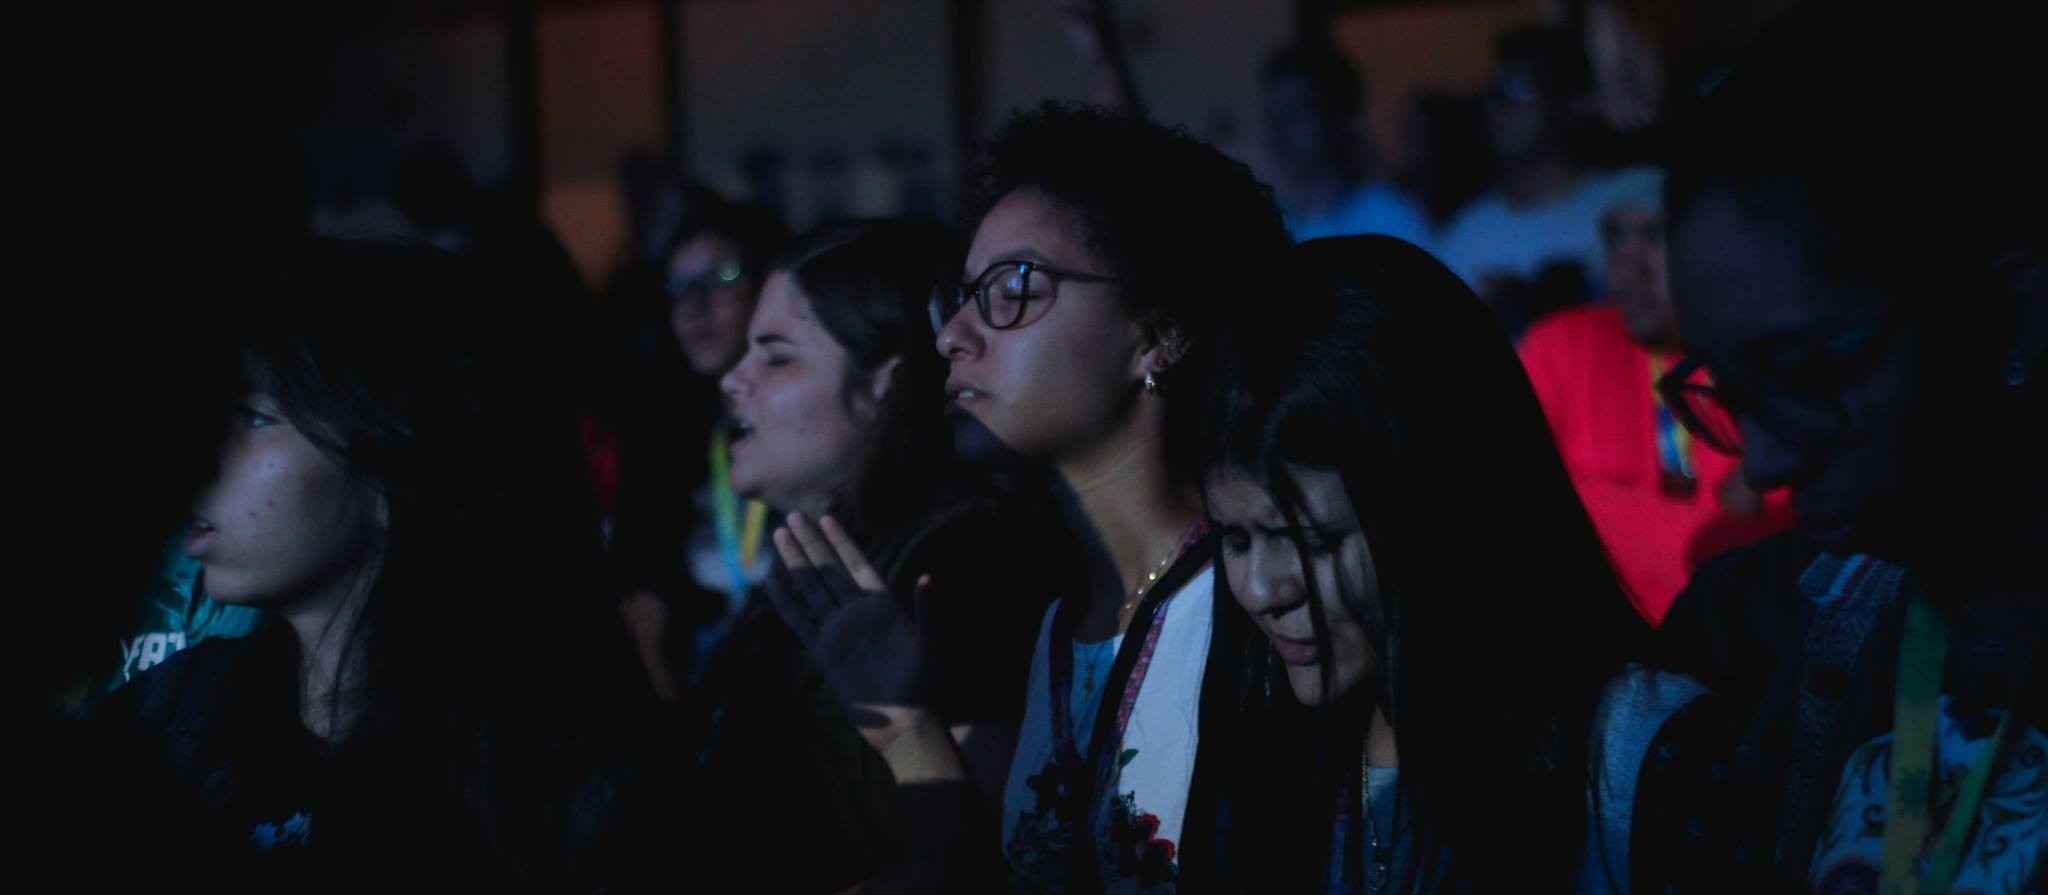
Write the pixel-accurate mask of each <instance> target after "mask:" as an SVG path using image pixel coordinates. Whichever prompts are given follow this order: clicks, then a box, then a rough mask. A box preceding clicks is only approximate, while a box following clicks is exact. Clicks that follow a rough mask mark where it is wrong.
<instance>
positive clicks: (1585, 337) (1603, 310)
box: [1521, 303, 1628, 350]
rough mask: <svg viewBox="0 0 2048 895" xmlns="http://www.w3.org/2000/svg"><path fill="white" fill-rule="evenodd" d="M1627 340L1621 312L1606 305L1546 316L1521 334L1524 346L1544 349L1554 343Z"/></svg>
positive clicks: (1562, 310) (1569, 309)
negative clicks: (1617, 338)
mask: <svg viewBox="0 0 2048 895" xmlns="http://www.w3.org/2000/svg"><path fill="white" fill-rule="evenodd" d="M1616 337H1619V338H1620V339H1621V340H1622V341H1624V342H1626V341H1627V340H1628V330H1627V328H1626V327H1625V326H1624V325H1623V324H1622V320H1621V312H1620V311H1617V310H1615V309H1614V308H1613V307H1611V306H1609V305H1605V304H1593V303H1588V304H1580V305H1574V306H1572V307H1569V308H1563V309H1560V310H1557V311H1553V312H1551V313H1549V314H1545V315H1543V316H1542V317H1541V318H1539V319H1537V321H1536V322H1535V323H1532V324H1530V325H1529V329H1528V331H1527V332H1525V333H1523V334H1522V342H1521V344H1522V345H1523V346H1525V348H1526V347H1530V346H1533V347H1534V348H1536V349H1537V350H1541V349H1542V348H1544V347H1547V346H1549V345H1552V344H1558V345H1563V344H1579V343H1586V342H1594V341H1612V340H1614V339H1615V338H1616Z"/></svg>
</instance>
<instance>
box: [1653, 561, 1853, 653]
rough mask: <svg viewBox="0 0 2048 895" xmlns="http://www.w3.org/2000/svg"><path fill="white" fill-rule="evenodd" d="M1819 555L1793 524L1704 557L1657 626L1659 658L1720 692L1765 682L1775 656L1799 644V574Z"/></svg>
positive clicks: (1800, 609)
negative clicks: (1739, 545)
mask: <svg viewBox="0 0 2048 895" xmlns="http://www.w3.org/2000/svg"><path fill="white" fill-rule="evenodd" d="M1820 555H1821V550H1820V548H1819V546H1818V545H1816V544H1814V543H1813V541H1812V539H1811V538H1809V537H1807V536H1806V535H1805V533H1803V532H1801V531H1799V530H1798V529H1791V530H1788V531H1783V532H1779V533H1777V534H1774V535H1771V536H1769V537H1766V538H1763V539H1762V540H1759V541H1757V542H1756V543H1753V544H1750V545H1748V546H1745V547H1738V548H1736V549H1734V550H1731V551H1729V552H1727V553H1724V554H1721V555H1720V556H1717V557H1714V558H1712V559H1709V560H1707V561H1706V562H1704V563H1701V564H1700V566H1699V568H1698V569H1696V570H1694V572H1693V575H1692V579H1691V581H1690V582H1688V583H1687V584H1686V586H1685V589H1684V590H1681V591H1679V593H1678V596H1677V597H1676V598H1675V599H1673V600H1672V603H1671V608H1670V610H1669V611H1668V612H1666V613H1665V615H1664V620H1663V623H1662V624H1661V625H1660V626H1659V627H1658V630H1657V643H1658V653H1657V656H1658V659H1659V664H1661V665H1664V666H1665V667H1668V668H1672V669H1675V670H1679V671H1684V672H1686V673H1689V674H1693V675H1695V676H1697V677H1699V678H1700V679H1701V680H1702V681H1704V682H1706V683H1707V684H1708V685H1709V686H1711V687H1713V688H1714V689H1716V690H1723V691H1727V690H1730V689H1733V690H1736V691H1738V692H1747V691H1748V690H1750V689H1753V688H1760V687H1761V686H1762V683H1763V681H1764V679H1765V678H1767V677H1768V675H1769V674H1770V668H1771V667H1772V666H1774V663H1775V661H1776V659H1775V657H1777V656H1778V655H1779V654H1780V652H1781V651H1783V650H1785V649H1789V648H1792V647H1793V645H1794V644H1796V643H1797V642H1798V637H1799V625H1800V624H1801V622H1800V619H1801V615H1802V610H1803V607H1804V604H1805V603H1806V600H1804V599H1803V598H1802V597H1801V596H1800V593H1799V578H1800V576H1801V575H1803V574H1805V572H1806V570H1807V569H1808V568H1809V567H1811V566H1812V565H1813V563H1814V561H1815V560H1816V559H1818V558H1819V557H1820Z"/></svg>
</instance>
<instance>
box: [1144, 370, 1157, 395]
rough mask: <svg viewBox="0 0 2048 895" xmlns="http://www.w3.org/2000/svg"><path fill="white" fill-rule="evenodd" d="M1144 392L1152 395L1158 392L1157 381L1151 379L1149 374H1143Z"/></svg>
mask: <svg viewBox="0 0 2048 895" xmlns="http://www.w3.org/2000/svg"><path fill="white" fill-rule="evenodd" d="M1145 390H1146V391H1148V392H1154V393H1156V392H1158V391H1159V380H1157V379H1153V378H1152V374H1151V373H1146V374H1145Z"/></svg>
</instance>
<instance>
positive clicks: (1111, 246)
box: [968, 102, 1292, 475]
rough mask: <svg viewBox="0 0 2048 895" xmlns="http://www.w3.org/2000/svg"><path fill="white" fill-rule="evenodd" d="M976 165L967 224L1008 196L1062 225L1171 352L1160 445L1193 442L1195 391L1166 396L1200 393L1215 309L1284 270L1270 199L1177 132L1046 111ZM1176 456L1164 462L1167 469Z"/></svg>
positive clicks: (1112, 116) (1209, 149) (1025, 118)
mask: <svg viewBox="0 0 2048 895" xmlns="http://www.w3.org/2000/svg"><path fill="white" fill-rule="evenodd" d="M984 153H985V160H984V163H983V165H982V167H981V169H980V170H979V172H978V173H977V174H976V176H975V179H974V185H973V189H972V190H971V191H970V204H969V206H968V210H969V211H970V212H971V214H970V216H969V220H970V221H977V220H979V219H980V218H981V217H982V216H984V215H986V214H987V213H988V211H989V209H991V208H993V207H994V206H995V204H996V203H997V202H999V201H1001V200H1002V198H1003V197H1004V196H1007V195H1009V194H1011V193H1013V192H1016V191H1018V190H1033V191H1036V192H1038V193H1040V194H1042V195H1044V196H1046V197H1048V198H1050V199H1051V200H1052V201H1053V202H1054V203H1055V204H1057V205H1058V206H1060V207H1061V208H1062V209H1063V210H1065V211H1066V212H1068V213H1070V214H1072V215H1073V216H1074V217H1075V219H1076V223H1077V224H1078V225H1079V229H1080V234H1081V236H1082V238H1083V240H1084V241H1085V242H1086V243H1087V244H1088V245H1089V247H1090V248H1092V249H1094V250H1095V251H1096V252H1097V253H1098V254H1099V255H1100V256H1101V257H1102V259H1103V260H1104V261H1105V262H1106V263H1107V264H1108V265H1109V266H1110V268H1111V269H1110V270H1109V271H1108V273H1109V274H1110V275H1112V276H1114V277H1116V278H1117V279H1118V280H1119V281H1120V282H1121V283H1122V284H1123V289H1122V290H1121V292H1122V294H1123V298H1124V300H1125V301H1126V302H1128V303H1130V305H1131V306H1132V307H1133V308H1134V309H1135V310H1136V311H1138V312H1139V313H1141V314H1145V315H1148V316H1149V317H1150V318H1151V320H1152V323H1153V325H1154V326H1155V327H1157V329H1158V331H1159V332H1160V333H1161V334H1162V336H1164V337H1165V338H1167V339H1169V340H1171V341H1173V342H1176V343H1177V348H1178V353H1179V354H1180V358H1179V360H1178V361H1177V362H1176V363H1175V364H1174V366H1173V369H1172V370H1171V371H1170V372H1169V373H1168V375H1167V376H1165V377H1163V378H1164V380H1165V382H1164V384H1163V385H1162V393H1163V394H1164V395H1165V396H1166V399H1167V422H1166V430H1167V432H1166V434H1167V438H1168V443H1176V442H1178V440H1179V439H1180V438H1182V437H1185V438H1190V439H1191V438H1194V437H1196V434H1197V424H1198V423H1199V416H1200V409H1199V407H1196V406H1193V405H1195V404H1196V403H1198V402H1195V401H1192V400H1189V398H1191V397H1198V395H1195V394H1193V393H1195V392H1198V391H1199V385H1196V386H1194V387H1192V388H1189V389H1184V390H1182V391H1186V392H1189V393H1190V394H1189V395H1188V396H1187V397H1176V395H1175V391H1176V390H1175V389H1174V388H1173V384H1174V383H1175V382H1176V381H1183V382H1188V383H1196V384H1199V383H1202V382H1204V381H1205V378H1204V377H1205V374H1204V373H1203V371H1204V370H1205V369H1206V368H1207V366H1208V363H1209V357H1210V354H1211V345H1210V342H1212V341H1213V340H1212V339H1211V338H1210V334H1211V333H1213V332H1215V330H1216V328H1217V327H1218V326H1219V325H1220V323H1221V321H1222V320H1223V319H1224V317H1225V316H1226V309H1229V308H1232V307H1233V306H1238V305H1239V304H1240V303H1242V302H1244V301H1245V300H1247V299H1250V298H1253V297H1255V296H1257V295H1259V294H1260V293H1261V292H1262V291H1264V290H1266V289H1268V288H1269V287H1270V286H1271V283H1272V280H1273V278H1274V276H1275V275H1276V274H1277V273H1278V272H1279V271H1280V270H1282V269H1284V267H1285V265H1286V258H1287V251H1288V248H1289V246H1290V245H1291V244H1292V241H1291V239H1290V238H1289V237H1288V234H1287V225H1286V223H1285V222H1284V221H1283V219H1282V218H1281V215H1280V210H1279V208H1278V207H1277V206H1275V205H1274V203H1273V191H1272V189H1271V188H1270V187H1268V186H1267V185H1265V184H1263V183H1260V182H1259V181H1258V179H1257V178H1255V177H1253V176H1252V170H1251V168H1250V167H1248V166H1247V165H1245V164H1244V163H1243V162H1240V161H1238V160H1236V159H1233V158H1231V157H1229V156H1227V155H1224V154H1223V153H1222V152H1220V151H1218V150H1217V149H1216V147H1214V146H1212V145H1210V144H1209V143H1207V142H1204V141H1202V140H1198V139H1196V138H1195V137H1193V136H1191V135H1189V134H1188V133H1187V132H1186V131H1184V130H1181V129H1178V128H1168V127H1165V126H1162V125H1158V124H1152V123H1149V122H1145V121H1139V120H1136V119H1132V118H1129V117H1126V116H1122V115H1119V114H1117V113H1115V112H1112V111H1110V110H1108V109H1104V108H1096V107H1084V106H1075V105H1067V104H1062V103H1056V102H1048V103H1046V104H1044V105H1041V106H1039V107H1038V108H1037V109H1034V110H1030V111H1025V112H1020V113H1018V114H1017V115H1016V116H1015V117H1014V118H1012V119H1011V121H1010V123H1009V125H1008V126H1007V127H1006V128H1004V129H1003V131H1002V132H1001V133H1000V134H998V135H997V136H996V138H995V140H994V141H992V142H991V143H990V144H989V145H988V146H987V147H986V149H985V150H984ZM1182 443H1192V442H1182ZM1187 453H1188V452H1171V453H1170V456H1172V457H1173V458H1175V459H1176V462H1179V461H1180V460H1182V459H1185V455H1186V454H1187ZM1188 465H1189V466H1192V463H1191V462H1190V463H1189V464H1188ZM1174 472H1175V473H1176V474H1189V475H1191V474H1192V472H1193V470H1192V469H1191V468H1189V469H1181V468H1176V469H1175V470H1174Z"/></svg>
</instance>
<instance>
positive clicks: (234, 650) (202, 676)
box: [93, 636, 256, 727]
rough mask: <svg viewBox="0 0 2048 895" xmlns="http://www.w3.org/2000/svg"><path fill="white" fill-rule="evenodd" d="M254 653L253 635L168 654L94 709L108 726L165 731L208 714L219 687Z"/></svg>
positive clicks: (96, 716) (211, 641)
mask: <svg viewBox="0 0 2048 895" xmlns="http://www.w3.org/2000/svg"><path fill="white" fill-rule="evenodd" d="M255 649H256V642H255V638H254V637H253V636H252V637H214V638H209V639H207V640H203V641H200V642H199V643H196V644H193V645H192V646H190V647H188V648H186V649H182V650H179V651H177V652H175V653H172V654H171V655H170V656H169V657H167V658H165V659H164V660H163V661H162V662H159V663H157V664H156V666H155V667H152V668H150V669H149V670H148V671H145V672H143V673H141V674H139V675H136V676H135V678H134V679H132V680H130V681H128V682H127V683H126V684H123V685H121V686H120V687H119V688H118V689H116V690H115V691H114V692H113V693H112V694H110V695H109V696H108V697H107V699H106V701H104V702H102V703H101V704H100V705H99V706H98V707H97V708H96V709H94V711H93V719H94V720H95V721H97V722H102V723H107V724H127V725H140V726H147V727H169V726H172V725H175V724H183V723H187V722H190V721H191V720H192V719H193V718H195V717H199V716H204V715H208V714H210V708H211V706H212V704H213V703H214V702H215V701H216V700H217V699H218V697H219V695H220V692H221V686H222V684H223V683H225V682H229V681H232V680H234V678H235V675H236V673H237V670H238V669H240V668H242V667H243V666H244V665H245V664H246V663H247V661H248V659H249V657H250V656H251V655H252V654H253V653H254V651H255Z"/></svg>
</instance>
